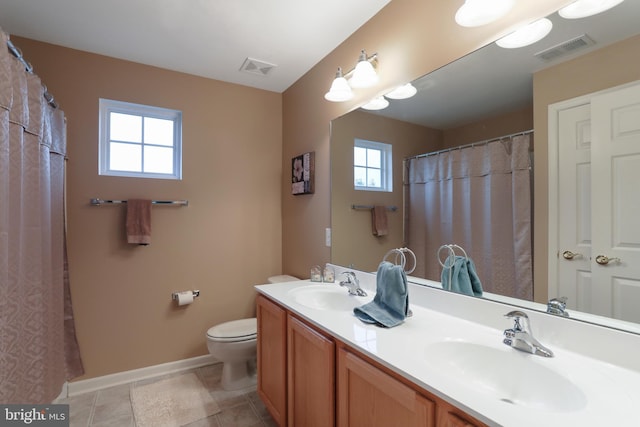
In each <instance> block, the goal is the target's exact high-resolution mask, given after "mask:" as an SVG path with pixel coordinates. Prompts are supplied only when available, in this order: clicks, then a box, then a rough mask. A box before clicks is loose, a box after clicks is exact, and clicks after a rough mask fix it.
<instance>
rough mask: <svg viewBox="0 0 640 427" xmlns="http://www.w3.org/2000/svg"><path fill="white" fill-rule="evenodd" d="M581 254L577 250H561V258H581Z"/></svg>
mask: <svg viewBox="0 0 640 427" xmlns="http://www.w3.org/2000/svg"><path fill="white" fill-rule="evenodd" d="M581 257H582V254H581V253H578V252H571V251H564V252H562V258H564V259H566V260H569V261H571V260H572V259H574V258H581Z"/></svg>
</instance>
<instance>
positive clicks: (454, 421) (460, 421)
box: [437, 401, 485, 427]
mask: <svg viewBox="0 0 640 427" xmlns="http://www.w3.org/2000/svg"><path fill="white" fill-rule="evenodd" d="M437 426H438V427H481V426H485V424H482V423H480V422H477V421H476V420H473V418H470V417H469V416H468V415H467V414H465V413H464V412H462V411H461V410H459V409H457V408H455V407H453V406H451V405H449V404H448V403H446V402H444V401H439V402H438V423H437Z"/></svg>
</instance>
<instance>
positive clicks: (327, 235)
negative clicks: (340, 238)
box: [324, 228, 331, 248]
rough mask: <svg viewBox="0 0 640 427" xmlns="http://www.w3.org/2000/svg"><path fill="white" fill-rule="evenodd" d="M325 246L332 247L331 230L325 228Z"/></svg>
mask: <svg viewBox="0 0 640 427" xmlns="http://www.w3.org/2000/svg"><path fill="white" fill-rule="evenodd" d="M324 244H325V245H326V246H327V247H328V248H330V247H331V229H330V228H325V229H324Z"/></svg>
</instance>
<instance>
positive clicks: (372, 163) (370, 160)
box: [367, 149, 381, 169]
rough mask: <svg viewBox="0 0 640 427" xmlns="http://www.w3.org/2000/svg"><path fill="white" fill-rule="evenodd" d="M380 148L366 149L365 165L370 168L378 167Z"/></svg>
mask: <svg viewBox="0 0 640 427" xmlns="http://www.w3.org/2000/svg"><path fill="white" fill-rule="evenodd" d="M380 156H381V154H380V150H372V149H368V150H367V166H369V167H370V168H378V169H379V168H380Z"/></svg>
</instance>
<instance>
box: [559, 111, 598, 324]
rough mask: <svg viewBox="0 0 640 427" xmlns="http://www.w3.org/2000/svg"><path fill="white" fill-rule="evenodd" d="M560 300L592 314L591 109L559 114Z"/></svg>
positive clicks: (571, 307)
mask: <svg viewBox="0 0 640 427" xmlns="http://www.w3.org/2000/svg"><path fill="white" fill-rule="evenodd" d="M558 141H559V143H558V162H559V165H560V167H559V170H558V204H559V209H558V222H559V227H558V274H557V280H558V282H557V283H558V296H565V297H567V307H568V308H569V309H577V310H579V311H585V312H592V311H593V307H592V301H591V295H592V290H591V261H590V258H591V108H590V105H589V104H584V105H579V106H575V107H570V108H567V109H565V110H561V111H559V112H558Z"/></svg>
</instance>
